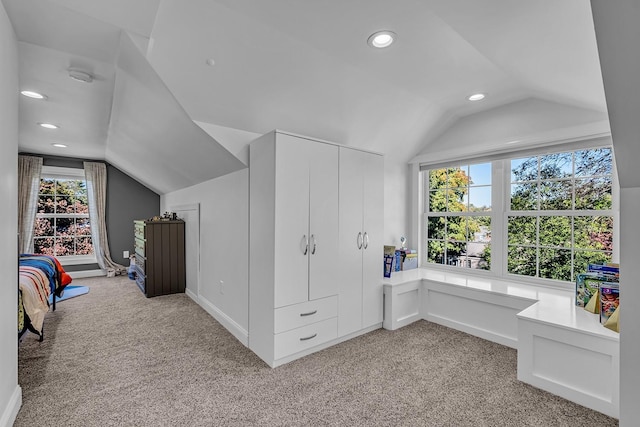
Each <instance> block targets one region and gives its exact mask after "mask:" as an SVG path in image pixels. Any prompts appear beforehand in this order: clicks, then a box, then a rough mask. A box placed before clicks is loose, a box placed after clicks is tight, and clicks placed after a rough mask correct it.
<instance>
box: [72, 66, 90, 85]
mask: <svg viewBox="0 0 640 427" xmlns="http://www.w3.org/2000/svg"><path fill="white" fill-rule="evenodd" d="M68 71H69V77H71V78H72V79H73V80H76V81H78V82H82V83H91V82H92V81H93V75H92V74H91V73H88V72H86V71H82V70H79V69H77V68H69V70H68Z"/></svg>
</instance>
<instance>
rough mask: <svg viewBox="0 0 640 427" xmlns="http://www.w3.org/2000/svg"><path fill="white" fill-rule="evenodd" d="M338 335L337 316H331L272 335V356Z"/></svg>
mask: <svg viewBox="0 0 640 427" xmlns="http://www.w3.org/2000/svg"><path fill="white" fill-rule="evenodd" d="M337 337H338V318H337V317H332V318H331V319H326V320H323V321H321V322H317V323H312V324H311V325H307V326H303V327H301V328H297V329H292V330H290V331H287V332H283V333H281V334H276V335H275V336H274V339H275V342H274V344H275V345H274V350H273V352H274V358H275V359H276V360H277V359H280V358H282V357H285V356H289V355H291V354H295V353H297V352H299V351H302V350H306V349H308V348H311V347H315V346H317V345H320V344H322V343H325V342H327V341H331V340H333V339H336V338H337Z"/></svg>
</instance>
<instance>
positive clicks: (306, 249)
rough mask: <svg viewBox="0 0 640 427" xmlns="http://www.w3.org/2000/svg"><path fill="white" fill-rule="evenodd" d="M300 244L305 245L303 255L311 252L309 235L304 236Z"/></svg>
mask: <svg viewBox="0 0 640 427" xmlns="http://www.w3.org/2000/svg"><path fill="white" fill-rule="evenodd" d="M300 243H302V244H304V250H303V251H302V255H306V254H307V252H309V239H307V235H306V234H304V235H303V236H302V240H301V241H300Z"/></svg>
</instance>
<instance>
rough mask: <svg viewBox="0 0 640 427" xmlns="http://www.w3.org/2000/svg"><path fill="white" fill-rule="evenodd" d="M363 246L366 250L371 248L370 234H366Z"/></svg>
mask: <svg viewBox="0 0 640 427" xmlns="http://www.w3.org/2000/svg"><path fill="white" fill-rule="evenodd" d="M362 242H363V245H362V246H364V248H365V249H367V248H368V247H369V233H367V232H366V231H365V232H364V239H362Z"/></svg>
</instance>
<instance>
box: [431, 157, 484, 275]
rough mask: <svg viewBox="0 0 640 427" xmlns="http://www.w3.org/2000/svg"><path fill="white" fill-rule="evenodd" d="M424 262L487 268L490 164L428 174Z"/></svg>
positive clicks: (435, 171)
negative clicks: (425, 259) (425, 257)
mask: <svg viewBox="0 0 640 427" xmlns="http://www.w3.org/2000/svg"><path fill="white" fill-rule="evenodd" d="M428 192H429V193H428V198H427V200H428V216H427V262H430V263H437V264H446V265H454V266H459V267H466V268H473V269H482V270H489V269H490V268H491V216H489V215H488V214H489V213H490V212H491V163H483V164H476V165H465V166H456V167H450V168H443V169H436V170H431V171H429V173H428Z"/></svg>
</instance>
